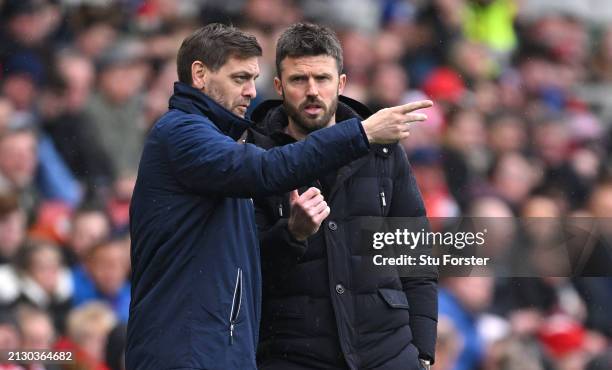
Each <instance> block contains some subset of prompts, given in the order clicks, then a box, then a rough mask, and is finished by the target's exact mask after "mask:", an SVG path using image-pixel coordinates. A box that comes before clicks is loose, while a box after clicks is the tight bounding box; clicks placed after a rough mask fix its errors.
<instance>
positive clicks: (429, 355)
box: [409, 314, 437, 363]
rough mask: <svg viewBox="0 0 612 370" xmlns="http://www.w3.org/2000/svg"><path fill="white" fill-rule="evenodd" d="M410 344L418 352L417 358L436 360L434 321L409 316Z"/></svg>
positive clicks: (417, 316)
mask: <svg viewBox="0 0 612 370" xmlns="http://www.w3.org/2000/svg"><path fill="white" fill-rule="evenodd" d="M409 325H410V329H411V330H412V337H413V339H412V344H414V346H415V347H416V348H417V349H418V350H419V358H425V359H429V360H431V362H432V363H433V362H434V361H435V360H436V356H435V354H436V328H437V322H436V320H432V319H431V318H429V317H426V316H420V315H414V316H413V315H412V314H411V315H410V324H409Z"/></svg>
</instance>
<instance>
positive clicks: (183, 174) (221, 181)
mask: <svg viewBox="0 0 612 370" xmlns="http://www.w3.org/2000/svg"><path fill="white" fill-rule="evenodd" d="M165 137H166V143H165V144H166V148H167V155H168V159H169V162H170V165H171V167H172V169H173V172H174V174H175V175H176V177H177V180H178V181H179V182H180V183H181V184H182V185H183V186H185V187H186V188H187V189H189V190H190V191H192V192H195V193H200V194H207V195H208V194H211V193H213V194H216V195H221V196H228V197H237V198H238V197H242V198H250V197H257V196H265V195H269V194H274V193H280V192H286V191H289V190H291V189H294V188H297V187H299V186H300V185H303V184H304V183H307V182H308V181H310V180H313V179H315V178H317V177H319V176H320V175H322V174H324V173H326V172H329V171H331V170H333V169H335V168H338V167H341V166H343V165H345V164H347V163H349V162H351V161H352V160H355V159H357V158H359V157H361V156H363V155H365V154H367V153H368V151H369V144H368V142H367V139H366V136H365V133H364V131H363V128H362V126H361V123H360V122H359V121H358V120H357V119H351V120H348V121H346V122H344V123H342V124H336V125H333V126H332V127H329V128H326V129H323V130H319V131H317V132H315V133H313V134H311V135H309V136H308V137H307V138H306V139H305V140H302V141H300V142H298V143H295V144H290V145H286V146H282V147H276V148H273V149H270V150H268V151H265V150H263V149H260V148H258V147H256V146H255V145H252V144H238V143H236V142H235V141H233V140H232V139H231V138H230V137H228V136H226V135H224V134H223V133H221V132H220V131H219V130H218V129H217V128H216V127H215V126H214V125H213V124H212V123H210V122H209V121H202V120H199V119H196V118H193V119H192V120H185V121H183V122H180V123H177V124H175V125H172V126H171V127H170V128H169V129H168V130H167V132H166V133H165Z"/></svg>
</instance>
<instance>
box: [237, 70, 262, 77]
mask: <svg viewBox="0 0 612 370" xmlns="http://www.w3.org/2000/svg"><path fill="white" fill-rule="evenodd" d="M230 77H232V78H233V77H248V78H257V77H259V73H257V74H253V73H251V72H247V71H238V72H234V73H232V74H231V75H230Z"/></svg>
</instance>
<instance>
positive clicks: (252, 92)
mask: <svg viewBox="0 0 612 370" xmlns="http://www.w3.org/2000/svg"><path fill="white" fill-rule="evenodd" d="M242 96H244V97H248V98H250V99H255V97H256V96H257V88H256V87H255V81H249V82H248V83H247V84H246V85H245V87H244V89H243V90H242Z"/></svg>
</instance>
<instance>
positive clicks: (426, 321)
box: [388, 145, 438, 361]
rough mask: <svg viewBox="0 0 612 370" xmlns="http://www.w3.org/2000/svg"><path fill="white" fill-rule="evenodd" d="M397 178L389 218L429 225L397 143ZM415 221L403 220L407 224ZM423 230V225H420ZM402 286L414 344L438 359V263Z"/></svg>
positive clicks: (421, 353)
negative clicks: (436, 347) (408, 307)
mask: <svg viewBox="0 0 612 370" xmlns="http://www.w3.org/2000/svg"><path fill="white" fill-rule="evenodd" d="M394 155H395V167H396V178H395V179H394V186H393V197H392V199H391V208H390V209H389V215H388V216H389V217H398V218H407V217H410V218H418V221H416V222H417V223H419V224H421V225H423V226H425V228H428V226H429V223H428V222H427V219H426V216H427V215H426V211H425V206H424V204H423V198H422V197H421V193H420V191H419V189H418V186H417V183H416V181H415V178H414V176H413V175H412V171H411V169H410V164H409V163H408V158H407V156H406V152H404V149H403V148H402V147H401V146H400V145H398V146H397V148H396V149H395V153H394ZM408 222H409V223H412V222H413V221H409V220H407V221H405V222H404V221H402V222H401V223H403V224H404V225H405V224H406V223H408ZM419 229H420V227H419ZM417 248H429V249H421V251H419V253H431V247H429V246H418V247H417ZM401 280H402V286H403V289H404V292H405V293H406V297H407V298H408V302H409V304H410V329H411V330H412V335H413V338H414V339H413V344H414V345H415V346H416V347H417V349H418V350H419V356H420V357H421V358H427V359H430V360H431V361H434V360H435V345H436V337H437V322H438V271H437V268H436V267H435V266H432V267H429V266H428V267H425V268H424V270H423V271H419V273H417V274H415V276H404V277H402V279H401Z"/></svg>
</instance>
